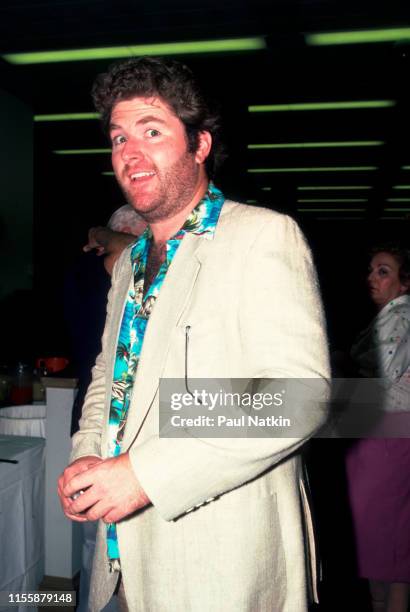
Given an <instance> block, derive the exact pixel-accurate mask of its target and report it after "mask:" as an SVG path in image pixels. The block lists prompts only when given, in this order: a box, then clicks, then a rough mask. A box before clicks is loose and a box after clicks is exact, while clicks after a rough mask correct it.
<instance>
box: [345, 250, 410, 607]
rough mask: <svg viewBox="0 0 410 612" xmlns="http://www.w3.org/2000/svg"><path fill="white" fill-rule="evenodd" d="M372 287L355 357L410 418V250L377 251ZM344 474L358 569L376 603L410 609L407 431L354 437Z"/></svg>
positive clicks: (386, 403) (390, 404)
mask: <svg viewBox="0 0 410 612" xmlns="http://www.w3.org/2000/svg"><path fill="white" fill-rule="evenodd" d="M368 287H369V292H370V297H371V299H372V301H373V303H374V304H375V306H376V308H377V310H378V314H377V315H376V317H375V319H374V320H373V321H372V322H371V324H370V325H369V327H368V328H367V329H366V330H364V331H363V332H362V333H361V334H360V335H359V337H358V339H357V341H356V343H355V344H354V346H353V348H352V358H353V360H354V362H355V364H356V368H357V370H358V372H359V375H360V376H363V377H366V378H373V377H378V378H383V381H381V382H382V385H381V394H382V398H383V400H382V407H383V411H384V412H385V413H386V417H387V420H388V419H389V418H393V421H394V419H395V417H396V416H399V418H403V417H404V419H407V417H408V419H409V421H410V295H409V293H410V252H409V251H406V250H403V249H400V248H394V247H385V248H383V249H378V250H377V251H374V252H373V256H372V258H371V262H370V269H369V276H368ZM406 412H407V415H406ZM397 413H401V415H398V414H397ZM408 432H409V427H408V426H407V436H409V433H408ZM404 435H405V434H404ZM347 479H348V488H349V499H350V505H351V510H352V519H353V526H354V532H355V537H356V550H357V564H358V570H359V574H360V576H361V577H364V578H367V579H368V580H369V585H370V592H371V597H372V605H373V610H374V611H375V612H376V611H383V612H407V606H408V600H409V583H410V438H409V437H407V438H405V437H403V438H388V437H383V438H380V437H379V438H375V439H371V438H369V439H362V440H358V441H356V442H355V443H354V444H353V445H352V446H351V448H350V449H349V451H348V453H347Z"/></svg>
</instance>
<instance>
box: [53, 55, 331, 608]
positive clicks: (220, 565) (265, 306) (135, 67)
mask: <svg viewBox="0 0 410 612" xmlns="http://www.w3.org/2000/svg"><path fill="white" fill-rule="evenodd" d="M193 83H194V81H193V77H192V75H191V73H190V71H188V69H187V68H186V67H184V66H181V65H180V64H178V63H177V62H173V61H168V62H167V61H164V60H159V59H147V58H142V59H138V60H132V61H129V62H125V63H123V64H120V65H119V66H117V67H114V69H112V70H111V71H110V73H108V74H107V75H104V76H103V77H102V79H101V80H100V82H99V84H98V87H97V88H96V90H95V92H94V98H95V100H96V104H97V108H98V110H99V111H100V112H101V113H102V115H103V120H104V118H105V119H106V120H107V122H108V123H109V131H110V136H111V141H112V144H113V166H114V170H115V173H116V176H117V179H118V181H119V183H120V185H121V186H122V188H123V190H124V192H125V194H126V195H127V198H128V201H129V202H130V203H131V204H132V205H133V206H134V207H135V209H136V210H137V211H138V212H139V213H140V214H141V215H142V216H143V217H144V218H145V219H146V221H148V223H149V226H150V230H149V231H148V233H147V232H146V233H145V234H144V235H143V236H142V237H141V238H140V239H139V241H138V242H137V243H136V245H134V247H132V246H131V247H129V248H127V249H126V250H125V251H124V253H123V254H122V256H121V258H120V259H119V261H118V262H117V264H116V266H115V268H114V272H113V277H112V289H111V292H110V295H109V302H108V310H107V322H106V327H105V331H104V336H103V349H102V353H101V354H100V356H99V357H98V359H97V362H96V365H95V367H94V370H93V381H92V383H91V385H90V388H89V391H88V394H87V397H86V401H85V404H84V408H83V416H82V420H81V424H80V425H81V428H80V431H79V432H78V433H77V434H76V435H75V437H74V439H73V454H72V462H71V464H70V466H68V468H66V470H65V472H64V474H63V475H62V476H61V477H60V479H59V495H60V499H61V502H62V506H63V509H64V512H65V513H66V515H67V516H68V517H69V518H70V519H72V520H77V521H86V520H96V519H100V521H99V523H100V524H99V533H98V538H97V549H96V555H95V560H94V568H93V579H92V586H91V597H90V610H93V611H95V612H97V611H98V610H101V609H102V608H103V607H104V605H105V604H106V602H107V601H108V600H109V598H110V597H111V595H112V593H113V592H114V590H115V589H116V588H117V587H118V585H120V595H121V602H122V603H121V606H122V608H123V609H127V608H126V606H127V607H128V609H129V610H130V611H131V612H137V611H138V612H139V611H147V612H175V611H178V612H211V611H212V612H215V611H224V612H254V611H262V612H264V611H272V612H304V611H305V610H306V609H307V591H308V585H307V572H306V553H305V551H306V549H307V548H308V545H307V542H306V541H305V540H306V539H305V527H306V526H304V524H303V523H304V521H303V518H302V517H303V512H302V506H303V502H304V499H303V495H304V493H303V485H302V475H301V466H300V458H299V450H300V448H301V446H302V444H303V442H304V441H305V440H306V439H307V438H309V437H310V436H311V435H313V434H314V432H315V431H316V430H317V429H318V428H319V427H320V426H321V425H322V424H323V422H324V420H325V417H326V407H325V406H326V402H325V400H326V392H325V391H323V386H320V385H319V386H318V385H314V384H312V387H311V388H310V387H309V385H308V386H307V388H306V396H309V401H306V402H305V401H303V400H302V399H301V401H300V406H293V407H292V410H294V411H295V414H297V415H298V417H299V427H298V435H297V436H294V437H292V438H284V437H271V436H266V437H261V438H247V437H243V438H229V437H224V438H219V439H218V438H199V437H196V436H195V434H193V435H189V436H188V437H185V438H171V437H160V435H159V392H158V388H159V379H160V378H178V379H185V380H186V382H187V384H189V379H204V378H207V379H229V378H245V379H258V378H263V379H267V378H296V379H319V380H325V379H326V378H327V377H328V375H329V372H328V361H327V348H326V339H325V332H324V322H323V315H322V309H321V304H320V299H319V295H318V288H317V283H316V277H315V270H314V267H313V264H312V260H311V256H310V252H309V250H308V248H307V246H306V243H305V241H304V239H303V236H302V235H301V232H300V230H299V229H298V227H297V225H296V224H295V223H294V221H292V220H291V219H290V218H288V217H286V216H283V215H280V214H278V213H274V212H272V211H269V210H265V209H261V208H253V207H249V206H244V205H241V204H238V203H235V202H230V201H224V199H223V196H222V194H220V192H218V190H216V188H214V187H213V186H212V184H211V185H210V184H209V180H208V172H209V160H210V159H211V158H212V154H213V157H214V158H215V151H216V152H217V142H218V141H217V122H216V121H214V120H213V119H212V116H211V113H210V112H209V111H207V112H205V111H204V108H206V107H205V106H204V103H203V100H202V98H199V97H198V96H199V95H200V94H199V93H198V91H197V89H196V86H195V85H193ZM130 84H131V88H130ZM178 87H179V89H178ZM176 89H177V90H178V91H177V94H176V93H175V90H176ZM198 100H200V101H201V103H200V104H199V102H198ZM195 113H196V115H197V118H196V123H195V121H194V118H193V117H194V115H195ZM193 126H195V129H194V128H193ZM192 143H194V145H193V144H192ZM207 167H208V172H207ZM181 228H182V229H181ZM192 228H196V229H192ZM175 237H176V238H175ZM144 240H145V241H146V242H145V243H144V242H143V241H144ZM177 242H178V244H177ZM144 244H146V248H147V250H146V260H144V266H143V267H142V268H140V269H139V271H140V272H141V269H142V270H143V274H142V276H141V274H139V275H138V274H136V268H135V257H136V255H135V253H136V252H140V254H141V253H142V251H143V248H142V246H143V245H144ZM176 244H177V246H176ZM175 249H176V250H175ZM141 257H142V256H141ZM164 272H165V276H164ZM158 284H159V285H158ZM158 286H160V290H158V291H157V292H155V291H152V292H151V289H152V287H158ZM139 291H140V293H139ZM140 294H141V295H140ZM142 294H143V295H144V297H143V298H142V297H141V296H142ZM138 296H140V298H141V299H142V302H141V304H140V311H139V312H140V314H141V312H143V313H144V316H146V318H148V323H147V326H146V329H145V332H144V333H143V335H142V337H141V338H142V339H141V343H140V344H141V346H142V348H141V351H140V353H139V354H138V357H137V358H136V359H137V362H138V369H137V371H136V373H135V375H134V378H133V379H132V383H131V387H132V393H131V394H130V400H129V406H128V407H127V410H125V411H123V412H122V418H123V420H122V421H121V428H122V431H123V432H124V433H123V436H121V438H119V437H118V436H117V438H116V440H117V442H118V440H120V453H119V454H117V455H115V454H114V455H113V454H112V453H111V452H110V450H109V449H110V444H112V437H113V425H112V405H113V389H114V388H115V384H116V383H114V386H113V376H114V379H115V372H116V368H117V361H118V349H119V335H120V337H121V334H122V333H123V329H124V325H125V323H124V321H125V322H126V321H127V317H125V314H124V313H125V312H127V310H126V304H128V307H131V309H132V302H133V300H134V299H135V301H136V302H137V300H138ZM148 302H149V307H148V306H147V304H148ZM130 304H131V306H130ZM124 308H125V310H124ZM117 382H118V381H117ZM312 389H313V391H312ZM320 389H322V390H320ZM124 414H125V416H124ZM124 423H125V428H124ZM114 430H115V427H114ZM114 434H115V431H114ZM301 487H302V489H301ZM80 491H81V492H83V493H82V494H81V495H78V493H79V492H80ZM107 524H109V525H110V526H111V525H115V527H116V538H117V543H118V550H119V558H118V559H116V560H115V561H116V562H115V563H109V560H108V557H107ZM307 527H308V528H309V525H308V526H307ZM108 539H109V538H108ZM110 570H114V571H110ZM116 570H118V571H116Z"/></svg>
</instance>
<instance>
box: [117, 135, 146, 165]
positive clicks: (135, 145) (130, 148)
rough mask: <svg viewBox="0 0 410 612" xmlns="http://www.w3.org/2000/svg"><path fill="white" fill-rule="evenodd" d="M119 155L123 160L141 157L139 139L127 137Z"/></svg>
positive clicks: (127, 160)
mask: <svg viewBox="0 0 410 612" xmlns="http://www.w3.org/2000/svg"><path fill="white" fill-rule="evenodd" d="M121 155H122V159H123V160H124V161H125V162H129V161H131V160H132V161H135V160H137V161H138V160H139V159H142V158H143V153H142V149H141V143H140V142H139V140H138V139H136V138H128V140H127V141H126V142H125V143H124V145H123V147H122V151H121Z"/></svg>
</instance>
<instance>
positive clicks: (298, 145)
mask: <svg viewBox="0 0 410 612" xmlns="http://www.w3.org/2000/svg"><path fill="white" fill-rule="evenodd" d="M381 145H384V142H383V141H382V140H352V141H341V142H280V143H275V144H249V145H248V149H325V148H339V147H379V146H381Z"/></svg>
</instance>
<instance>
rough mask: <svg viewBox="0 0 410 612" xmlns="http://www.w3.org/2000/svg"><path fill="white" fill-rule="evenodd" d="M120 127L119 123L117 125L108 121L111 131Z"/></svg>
mask: <svg viewBox="0 0 410 612" xmlns="http://www.w3.org/2000/svg"><path fill="white" fill-rule="evenodd" d="M120 129H121V126H120V125H117V124H116V123H110V126H109V130H110V132H113V131H114V130H120Z"/></svg>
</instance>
